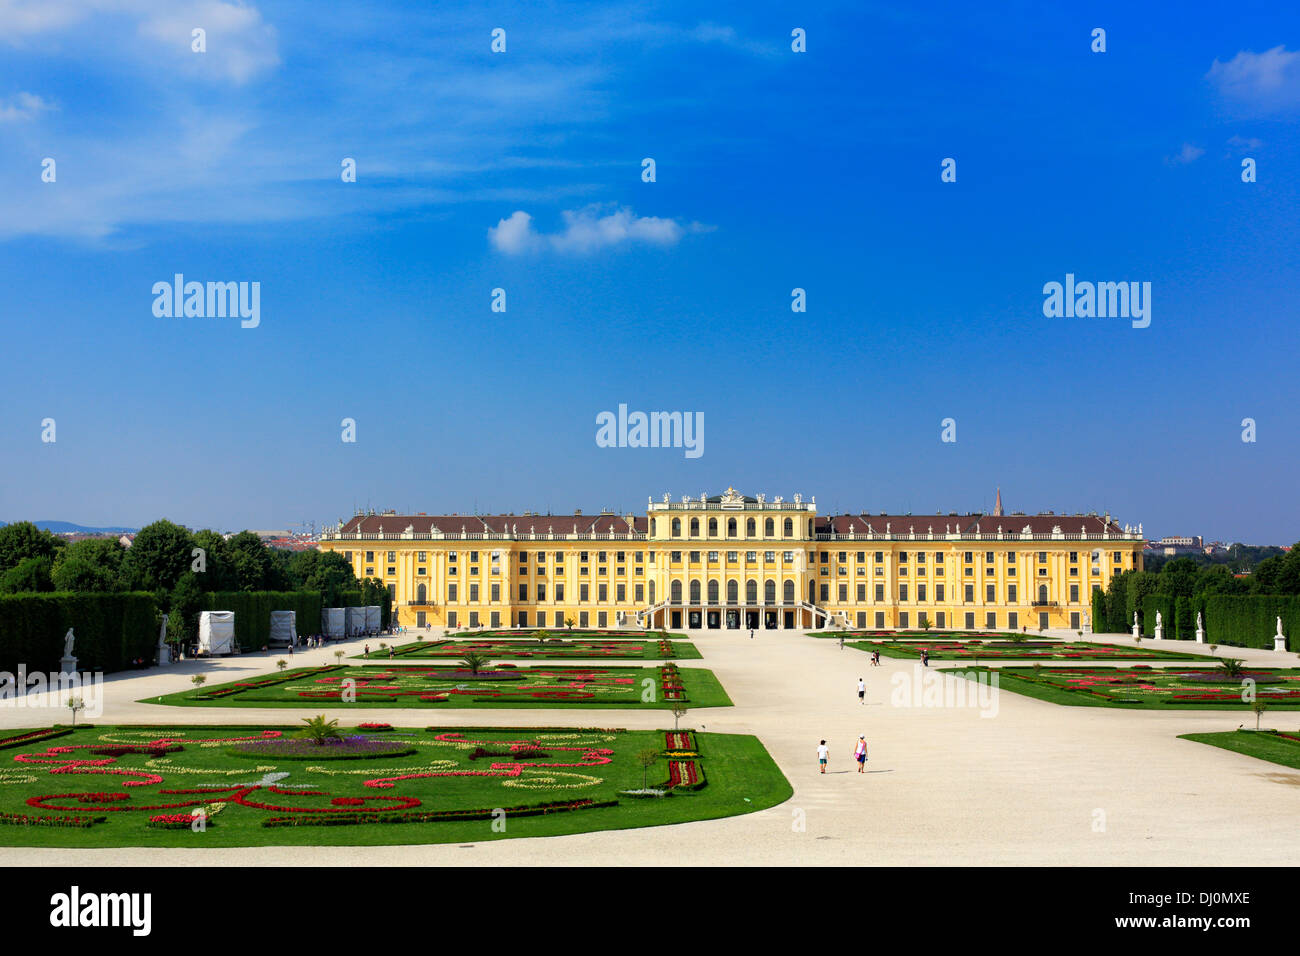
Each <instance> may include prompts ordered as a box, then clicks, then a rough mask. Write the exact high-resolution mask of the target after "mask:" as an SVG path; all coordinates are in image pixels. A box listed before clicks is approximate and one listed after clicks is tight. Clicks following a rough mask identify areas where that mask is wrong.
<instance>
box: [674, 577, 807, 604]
mask: <svg viewBox="0 0 1300 956" xmlns="http://www.w3.org/2000/svg"><path fill="white" fill-rule="evenodd" d="M781 593H782V595H783V597H782V600H784V601H785V603H786V604H793V603H794V582H793V581H786V582H785V584H784V585H783V586H782V588H781ZM651 597H653V595H651Z"/></svg>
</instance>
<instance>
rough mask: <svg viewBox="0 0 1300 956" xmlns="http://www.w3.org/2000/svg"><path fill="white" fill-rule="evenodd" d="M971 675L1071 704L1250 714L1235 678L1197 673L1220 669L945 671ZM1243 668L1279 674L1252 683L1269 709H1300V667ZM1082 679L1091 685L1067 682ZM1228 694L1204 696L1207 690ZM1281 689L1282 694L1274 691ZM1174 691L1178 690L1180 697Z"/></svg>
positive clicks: (1249, 671) (1028, 694) (1039, 697)
mask: <svg viewBox="0 0 1300 956" xmlns="http://www.w3.org/2000/svg"><path fill="white" fill-rule="evenodd" d="M949 672H950V673H952V674H954V675H959V676H962V677H966V678H967V679H968V680H969V679H975V678H976V676H977V675H979V674H982V673H985V672H987V673H991V674H997V675H998V686H999V687H1000V688H1001V689H1002V690H1009V691H1013V692H1015V693H1017V694H1021V695H1023V696H1025V697H1033V698H1035V699H1037V700H1044V701H1048V702H1050V703H1053V704H1064V705H1066V706H1070V707H1120V708H1124V709H1128V710H1144V709H1146V710H1171V709H1179V710H1236V711H1242V712H1245V713H1247V714H1249V713H1251V704H1249V703H1246V702H1245V701H1243V700H1241V696H1240V695H1241V692H1242V689H1243V688H1242V685H1241V684H1239V683H1217V682H1216V683H1207V682H1203V681H1199V680H1197V679H1196V678H1197V677H1200V676H1201V675H1217V674H1220V673H1222V671H1221V670H1220V669H1219V668H1206V667H1198V668H1183V667H1175V668H1166V669H1159V668H1147V669H1144V670H1136V669H1134V668H1131V667H1092V668H1089V667H1044V668H1042V669H1041V670H1040V671H1037V672H1036V671H1035V670H1034V669H1033V668H1031V667H1000V668H988V667H971V668H959V669H958V668H953V669H951V670H950V671H949ZM1246 673H1247V674H1248V675H1249V674H1255V675H1257V676H1261V677H1280V678H1282V680H1281V681H1280V682H1279V683H1275V684H1272V683H1261V684H1258V685H1257V687H1256V691H1257V694H1258V696H1259V699H1261V700H1263V701H1264V703H1265V704H1266V706H1267V707H1268V709H1269V710H1300V683H1298V682H1300V670H1294V669H1276V668H1261V667H1252V668H1248V669H1247V671H1246ZM1080 679H1082V680H1085V681H1088V682H1090V683H1089V685H1086V686H1085V685H1081V684H1078V683H1071V682H1072V681H1078V680H1080ZM1208 694H1213V695H1216V696H1224V697H1231V699H1226V700H1218V699H1206V697H1205V695H1208ZM1278 694H1282V695H1285V696H1284V697H1281V698H1279V697H1277V696H1274V695H1278ZM1176 695H1182V697H1181V699H1180V698H1179V697H1178V696H1176Z"/></svg>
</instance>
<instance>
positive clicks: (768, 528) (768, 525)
mask: <svg viewBox="0 0 1300 956" xmlns="http://www.w3.org/2000/svg"><path fill="white" fill-rule="evenodd" d="M775 534H776V522H775V521H773V520H772V519H771V518H768V519H767V520H766V521H764V522H763V537H765V538H770V537H772V536H773V535H775Z"/></svg>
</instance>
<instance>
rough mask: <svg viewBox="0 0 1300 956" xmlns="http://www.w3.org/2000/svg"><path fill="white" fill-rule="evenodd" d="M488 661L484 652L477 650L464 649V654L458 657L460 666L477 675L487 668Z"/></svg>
mask: <svg viewBox="0 0 1300 956" xmlns="http://www.w3.org/2000/svg"><path fill="white" fill-rule="evenodd" d="M488 661H489V658H488V656H487V655H486V654H483V653H480V652H479V651H466V652H465V656H464V657H462V658H461V659H460V666H461V667H463V668H465V670H467V671H469V672H470V673H471V674H474V675H475V676H477V675H478V674H480V673H482V672H483V671H485V670H487V665H488Z"/></svg>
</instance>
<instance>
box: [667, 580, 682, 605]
mask: <svg viewBox="0 0 1300 956" xmlns="http://www.w3.org/2000/svg"><path fill="white" fill-rule="evenodd" d="M668 593H669V594H671V595H672V601H673V603H674V604H681V603H682V582H681V581H674V582H673V583H672V585H671V587H670V588H669V591H668Z"/></svg>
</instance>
